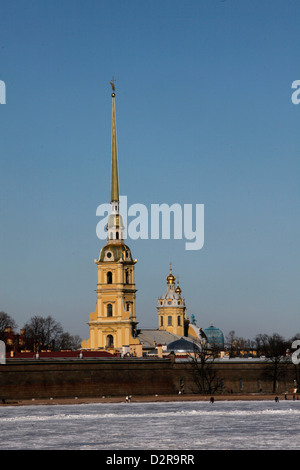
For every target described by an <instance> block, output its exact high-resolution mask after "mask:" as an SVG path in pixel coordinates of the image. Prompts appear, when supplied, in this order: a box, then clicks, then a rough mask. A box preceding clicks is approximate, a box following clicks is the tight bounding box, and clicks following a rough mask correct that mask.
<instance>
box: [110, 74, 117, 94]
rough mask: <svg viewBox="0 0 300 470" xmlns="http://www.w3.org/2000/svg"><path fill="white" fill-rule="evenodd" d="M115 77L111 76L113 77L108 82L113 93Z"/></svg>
mask: <svg viewBox="0 0 300 470" xmlns="http://www.w3.org/2000/svg"><path fill="white" fill-rule="evenodd" d="M115 81H116V80H115V77H114V76H113V78H112V79H111V81H110V82H109V83H110V84H111V87H112V91H113V93H114V92H115Z"/></svg>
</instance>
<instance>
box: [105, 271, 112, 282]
mask: <svg viewBox="0 0 300 470" xmlns="http://www.w3.org/2000/svg"><path fill="white" fill-rule="evenodd" d="M106 280H107V284H112V272H111V271H108V273H107V275H106Z"/></svg>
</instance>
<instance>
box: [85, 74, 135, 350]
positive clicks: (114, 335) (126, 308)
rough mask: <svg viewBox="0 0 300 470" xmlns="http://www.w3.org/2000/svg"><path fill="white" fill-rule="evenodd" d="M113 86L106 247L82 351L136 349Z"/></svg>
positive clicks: (131, 269)
mask: <svg viewBox="0 0 300 470" xmlns="http://www.w3.org/2000/svg"><path fill="white" fill-rule="evenodd" d="M110 84H111V86H112V95H111V96H112V144H111V195H110V205H111V207H110V214H109V216H108V222H107V227H106V228H107V243H106V245H105V246H104V247H103V248H102V249H101V251H100V255H99V258H98V260H95V263H96V265H97V268H98V284H97V289H96V293H97V302H96V309H95V312H92V313H91V314H90V320H89V322H88V325H89V328H90V337H89V339H88V340H86V341H83V342H82V347H83V348H85V349H99V348H114V349H121V348H122V347H123V346H128V347H130V346H137V345H139V344H140V341H139V339H138V338H137V336H136V326H137V321H136V312H135V298H136V288H135V279H134V269H135V264H136V260H134V259H133V257H132V254H131V250H130V248H129V247H128V246H127V245H126V244H125V243H124V228H125V227H124V223H123V218H122V215H121V214H120V201H119V199H120V197H119V176H118V156H117V131H116V110H115V96H116V95H115V84H114V79H113V80H112V81H111V82H110Z"/></svg>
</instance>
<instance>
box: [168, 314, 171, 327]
mask: <svg viewBox="0 0 300 470" xmlns="http://www.w3.org/2000/svg"><path fill="white" fill-rule="evenodd" d="M168 326H172V317H171V316H169V317H168Z"/></svg>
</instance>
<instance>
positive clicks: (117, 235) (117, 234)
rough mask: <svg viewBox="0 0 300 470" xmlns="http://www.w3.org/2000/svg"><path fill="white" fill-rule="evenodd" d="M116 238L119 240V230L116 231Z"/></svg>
mask: <svg viewBox="0 0 300 470" xmlns="http://www.w3.org/2000/svg"><path fill="white" fill-rule="evenodd" d="M116 239H117V240H119V232H116Z"/></svg>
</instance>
